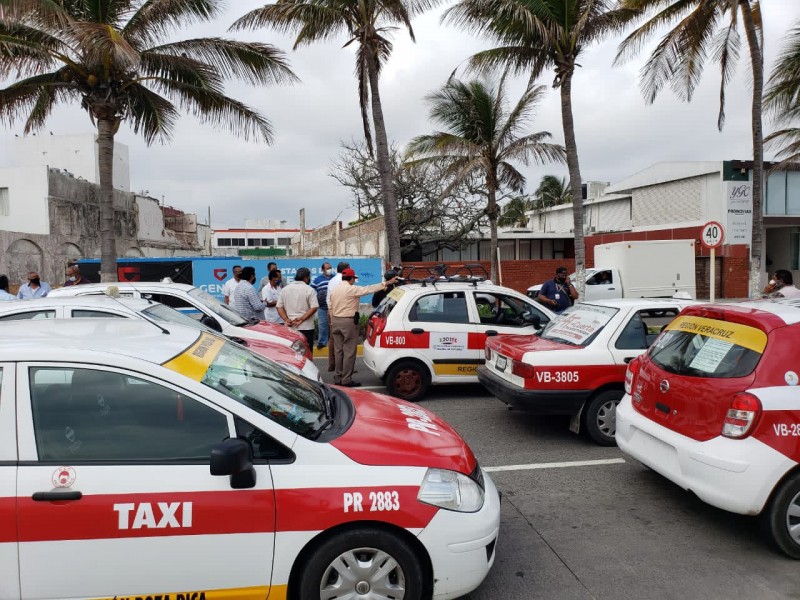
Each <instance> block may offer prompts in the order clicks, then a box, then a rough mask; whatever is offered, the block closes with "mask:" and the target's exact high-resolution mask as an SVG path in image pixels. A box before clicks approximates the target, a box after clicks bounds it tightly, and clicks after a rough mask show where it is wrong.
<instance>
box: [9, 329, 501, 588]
mask: <svg viewBox="0 0 800 600" xmlns="http://www.w3.org/2000/svg"><path fill="white" fill-rule="evenodd" d="M162 327H163V328H164V329H166V330H167V333H165V332H164V331H162V328H160V327H157V326H155V325H154V324H152V323H148V322H146V321H136V320H133V319H130V320H127V319H85V320H78V319H64V320H61V321H59V320H53V321H26V322H24V323H16V324H15V323H4V324H0V334H2V336H3V337H4V338H5V339H12V340H14V343H13V344H5V345H3V346H2V347H0V471H2V473H3V475H2V477H0V570H1V571H2V573H3V577H2V578H0V597H2V598H4V599H19V598H22V599H33V598H36V599H49V600H54V599H61V600H63V599H77V598H108V599H112V598H114V599H117V600H121V599H123V598H138V597H141V598H147V597H150V598H172V599H175V598H192V599H203V598H204V599H207V600H211V599H213V598H236V599H240V600H241V599H249V598H252V599H256V598H258V599H259V600H263V599H264V598H267V597H269V598H270V600H273V599H282V598H299V599H303V600H308V599H310V598H319V599H320V600H322V599H323V598H326V599H327V598H333V597H340V598H343V597H354V598H355V597H359V598H370V597H376V598H392V597H394V598H404V599H405V600H420V599H422V598H431V597H432V598H442V599H444V598H456V597H458V596H461V595H463V594H466V593H468V592H469V591H471V590H472V589H474V588H475V587H477V586H478V585H479V584H480V583H481V581H482V580H483V579H484V577H485V576H486V574H487V573H488V571H489V569H490V567H491V566H492V563H493V561H494V557H495V543H496V541H497V536H498V531H499V519H500V499H499V495H498V492H497V490H496V488H495V486H494V484H493V483H492V481H491V479H489V477H488V476H487V475H486V474H485V473H484V472H483V471H482V470H481V468H480V467H479V466H478V464H477V461H476V460H475V457H474V455H473V453H472V452H471V450H470V448H469V447H468V446H467V444H466V443H465V442H464V441H463V440H462V439H461V438H460V437H459V435H458V434H457V433H456V432H455V431H454V430H453V429H452V428H451V427H450V426H449V425H448V424H447V423H445V422H444V421H443V420H441V419H440V418H438V417H437V416H436V415H434V414H433V413H431V412H428V411H426V410H424V409H422V408H419V407H415V406H413V405H409V404H407V403H405V402H403V401H401V400H398V399H395V398H390V397H388V396H379V395H376V394H373V393H370V392H366V391H357V390H353V391H348V392H347V393H345V392H344V391H343V390H340V389H335V388H331V387H328V386H326V385H324V384H321V383H317V382H313V381H310V380H308V379H306V378H303V377H299V376H297V375H293V374H291V373H289V372H288V371H285V370H281V369H278V368H277V367H276V366H275V365H274V363H271V362H269V361H265V360H263V359H262V358H261V357H259V356H257V355H255V354H253V353H251V352H249V351H248V350H247V349H246V348H244V347H242V346H239V345H237V344H233V343H230V342H227V341H225V340H224V339H223V338H221V337H218V336H216V335H213V334H207V333H203V332H199V331H197V330H193V329H189V328H186V327H181V326H174V325H163V326H162Z"/></svg>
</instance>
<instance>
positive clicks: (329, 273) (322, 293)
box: [311, 261, 335, 348]
mask: <svg viewBox="0 0 800 600" xmlns="http://www.w3.org/2000/svg"><path fill="white" fill-rule="evenodd" d="M334 273H335V271H334V270H333V267H332V266H331V263H329V262H327V261H326V262H324V263H322V269H321V270H320V274H319V275H317V276H316V277H315V278H314V282H313V283H312V284H311V287H312V288H314V291H315V292H316V293H317V303H318V304H319V308H318V309H317V330H318V331H317V348H324V347H325V346H327V345H328V337H329V336H330V323H329V322H328V282H329V281H330V280H331V278H332V277H333V275H334Z"/></svg>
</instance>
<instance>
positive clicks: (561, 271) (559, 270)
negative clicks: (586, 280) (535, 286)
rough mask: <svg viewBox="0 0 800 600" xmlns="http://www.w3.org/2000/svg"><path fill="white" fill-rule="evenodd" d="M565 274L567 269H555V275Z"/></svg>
mask: <svg viewBox="0 0 800 600" xmlns="http://www.w3.org/2000/svg"><path fill="white" fill-rule="evenodd" d="M566 272H567V267H558V268H557V269H556V273H566Z"/></svg>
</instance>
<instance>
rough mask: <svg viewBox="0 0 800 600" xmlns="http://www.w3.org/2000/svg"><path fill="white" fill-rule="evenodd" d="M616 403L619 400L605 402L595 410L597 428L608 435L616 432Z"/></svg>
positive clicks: (611, 435)
mask: <svg viewBox="0 0 800 600" xmlns="http://www.w3.org/2000/svg"><path fill="white" fill-rule="evenodd" d="M617 404H619V400H611V401H610V402H606V403H605V404H603V405H602V406H601V407H600V410H598V411H597V428H598V429H599V430H600V431H601V432H602V433H603V435H607V436H609V437H614V435H616V433H617Z"/></svg>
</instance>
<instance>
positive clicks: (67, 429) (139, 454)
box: [30, 367, 230, 463]
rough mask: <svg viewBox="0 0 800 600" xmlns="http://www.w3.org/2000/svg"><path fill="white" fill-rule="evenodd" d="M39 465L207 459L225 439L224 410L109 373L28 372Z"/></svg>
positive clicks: (73, 370)
mask: <svg viewBox="0 0 800 600" xmlns="http://www.w3.org/2000/svg"><path fill="white" fill-rule="evenodd" d="M30 389H31V403H32V406H31V408H32V411H33V429H34V435H35V438H36V448H37V451H38V454H39V460H41V461H56V462H64V463H71V462H75V461H98V462H109V461H166V462H171V461H192V462H196V461H200V462H207V461H209V458H210V455H211V449H212V448H213V447H214V446H215V445H216V444H218V443H219V442H221V441H222V440H224V439H225V438H227V437H228V436H229V434H230V431H229V427H228V419H227V417H226V416H225V414H223V413H222V412H219V411H217V410H215V409H213V408H211V407H210V406H207V405H205V404H203V403H202V402H199V401H198V400H195V399H194V398H191V397H189V396H186V395H183V394H180V393H178V392H176V391H174V390H171V389H169V388H166V387H164V386H162V385H159V384H156V383H153V382H150V381H147V380H144V379H139V378H136V377H130V376H128V375H125V374H122V373H115V372H112V371H100V370H95V369H83V368H48V367H35V368H32V369H31V370H30Z"/></svg>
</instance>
